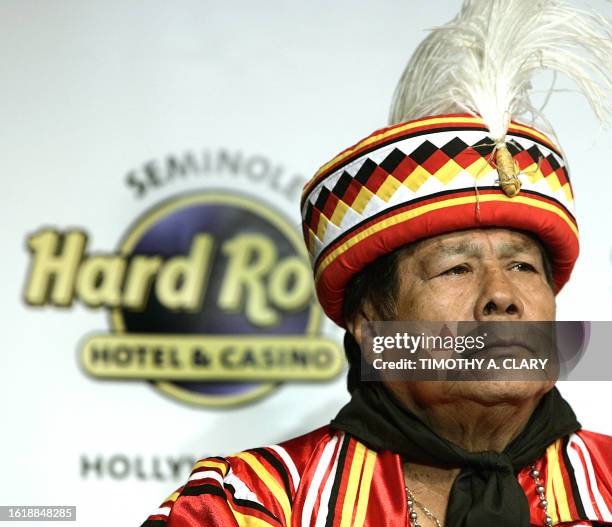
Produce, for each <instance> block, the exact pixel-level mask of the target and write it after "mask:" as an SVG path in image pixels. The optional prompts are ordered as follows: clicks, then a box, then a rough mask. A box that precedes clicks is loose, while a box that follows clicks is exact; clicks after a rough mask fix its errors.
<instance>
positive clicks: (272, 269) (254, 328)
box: [83, 192, 342, 406]
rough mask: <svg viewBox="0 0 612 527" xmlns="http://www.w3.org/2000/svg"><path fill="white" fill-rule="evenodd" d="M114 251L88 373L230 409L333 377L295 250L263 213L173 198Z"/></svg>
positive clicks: (280, 221) (304, 268) (237, 201)
mask: <svg viewBox="0 0 612 527" xmlns="http://www.w3.org/2000/svg"><path fill="white" fill-rule="evenodd" d="M119 252H120V256H119V257H118V258H121V261H122V262H123V264H124V266H125V272H124V273H123V282H124V283H123V288H122V298H121V302H120V303H119V305H117V306H116V307H114V308H113V309H112V311H111V323H112V329H113V330H114V335H112V337H113V341H112V342H110V341H109V340H108V339H109V338H110V337H109V336H106V337H103V336H98V337H92V338H90V339H89V340H88V341H87V343H86V344H85V347H84V349H83V362H84V365H85V368H86V369H87V370H88V371H89V372H90V373H92V374H94V375H96V376H100V377H115V378H118V377H122V378H142V379H147V380H149V381H150V382H152V383H153V384H154V385H155V386H156V387H157V388H158V389H159V390H161V391H162V392H163V393H165V394H167V395H169V396H171V397H173V398H178V399H180V400H182V401H185V402H190V403H195V404H201V405H207V406H228V405H236V404H241V403H244V402H247V401H252V400H254V399H256V398H258V397H261V396H263V395H265V394H267V393H269V392H270V391H272V390H273V389H274V388H275V387H276V386H278V384H279V383H280V382H283V381H285V380H309V379H310V380H323V379H327V378H331V377H334V376H335V375H337V374H338V373H339V372H340V370H341V367H342V358H341V356H340V355H341V354H340V353H338V349H337V346H335V345H334V344H333V343H332V342H329V341H326V339H322V338H320V337H318V336H317V335H318V331H319V325H320V322H321V318H322V311H321V309H320V308H319V306H318V304H317V303H316V301H315V299H314V294H313V286H312V277H311V270H310V265H309V264H308V260H307V254H306V250H305V247H304V244H303V241H302V240H301V238H300V236H299V234H298V232H297V230H296V229H295V227H294V226H293V225H291V224H290V223H289V222H288V221H287V220H286V219H285V218H283V217H282V216H281V215H280V214H278V213H277V212H275V211H273V210H272V209H270V208H268V207H266V206H264V205H263V204H261V203H258V202H256V201H254V200H253V199H251V198H246V197H242V196H238V195H234V194H229V193H221V192H201V193H198V194H190V195H188V196H180V197H177V198H174V199H171V200H169V201H167V202H164V203H162V204H161V205H159V206H157V207H156V208H155V209H153V210H150V211H148V212H147V213H145V214H144V215H143V216H142V217H141V218H140V219H139V220H138V221H137V222H136V223H135V225H133V227H132V228H131V229H130V231H129V232H128V233H127V235H126V236H125V238H124V240H123V241H122V242H121V245H120V248H119ZM105 339H106V340H105ZM101 357H102V359H101Z"/></svg>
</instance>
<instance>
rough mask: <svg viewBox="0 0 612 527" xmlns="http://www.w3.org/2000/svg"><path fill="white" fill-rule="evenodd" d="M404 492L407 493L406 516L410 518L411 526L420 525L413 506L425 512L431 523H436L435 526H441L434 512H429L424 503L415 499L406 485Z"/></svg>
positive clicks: (418, 526)
mask: <svg viewBox="0 0 612 527" xmlns="http://www.w3.org/2000/svg"><path fill="white" fill-rule="evenodd" d="M406 494H407V495H408V517H409V518H410V521H411V522H412V525H413V527H421V526H420V524H419V522H418V514H417V512H416V511H415V510H414V509H415V506H416V507H418V508H419V509H421V510H422V511H423V512H424V513H425V516H427V517H428V518H429V519H430V520H431V521H432V522H433V523H435V524H436V527H442V524H441V523H440V520H438V518H436V517H435V515H434V513H433V512H431V511H430V510H429V509H428V508H427V507H425V505H423V504H422V503H421V502H419V501H417V500H416V498H415V497H414V494H413V493H412V491H411V490H410V489H409V488H408V487H406Z"/></svg>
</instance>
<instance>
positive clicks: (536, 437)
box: [331, 382, 580, 527]
mask: <svg viewBox="0 0 612 527" xmlns="http://www.w3.org/2000/svg"><path fill="white" fill-rule="evenodd" d="M331 426H332V428H335V429H337V430H343V431H345V432H347V433H349V434H350V435H352V436H354V437H356V438H357V439H359V440H360V441H362V442H363V443H364V444H366V445H367V446H368V447H370V448H372V449H374V450H390V451H392V452H395V453H397V454H400V455H401V456H402V457H403V458H404V461H408V462H411V461H412V462H415V463H422V464H424V465H435V466H446V467H459V468H461V472H460V473H459V475H458V476H457V478H456V479H455V481H454V483H453V486H452V488H451V492H450V497H449V501H448V508H447V512H446V518H447V520H446V524H447V525H448V526H449V527H482V526H485V525H487V526H488V525H492V526H495V527H523V526H524V527H529V524H530V523H529V517H530V515H529V505H528V503H527V498H526V496H525V494H524V492H523V489H522V487H521V486H520V484H519V483H518V480H517V478H516V473H518V472H519V471H520V470H521V469H522V468H523V467H525V466H528V465H529V464H530V463H533V462H534V461H535V460H537V459H538V458H539V457H541V456H542V455H543V454H544V452H545V451H546V447H547V446H548V445H550V444H551V443H552V442H553V441H555V440H556V439H558V438H560V437H563V436H565V435H567V434H571V433H572V432H575V431H576V430H578V429H579V428H580V424H579V423H578V421H577V420H576V416H575V415H574V412H573V411H572V409H571V407H570V405H569V404H568V403H567V402H566V401H565V400H564V399H563V397H561V394H560V393H559V391H558V390H557V389H556V388H553V389H552V390H551V391H549V392H548V393H547V394H546V395H544V396H543V397H542V400H541V401H540V404H539V405H538V406H537V407H536V409H535V410H534V412H533V414H532V415H531V417H530V419H529V421H528V423H527V425H526V426H525V429H524V430H523V431H522V432H521V433H520V434H519V435H518V436H517V437H516V439H514V440H513V441H512V442H511V443H510V444H509V445H508V446H507V447H506V448H505V449H504V451H503V452H494V451H487V452H468V451H466V450H464V449H463V448H461V447H459V446H457V445H455V444H453V443H451V442H449V441H447V440H445V439H443V438H441V437H440V436H438V435H437V434H436V433H435V432H434V431H433V430H431V429H430V428H429V427H428V426H427V425H425V424H424V423H423V422H422V421H420V420H419V419H418V418H417V417H416V416H415V415H414V414H413V413H412V412H411V411H410V410H408V409H407V408H405V407H404V406H403V405H401V404H400V403H399V402H397V401H396V400H395V398H394V397H392V396H391V395H390V394H389V393H388V391H387V390H386V389H384V387H383V386H382V384H380V383H377V382H363V383H361V384H360V385H358V386H356V387H355V389H354V391H353V392H352V398H351V401H350V402H349V403H348V404H347V405H346V406H345V407H344V408H342V409H341V410H340V412H339V413H338V415H337V416H336V418H335V419H333V420H332V422H331Z"/></svg>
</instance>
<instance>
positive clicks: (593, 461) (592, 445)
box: [547, 430, 612, 522]
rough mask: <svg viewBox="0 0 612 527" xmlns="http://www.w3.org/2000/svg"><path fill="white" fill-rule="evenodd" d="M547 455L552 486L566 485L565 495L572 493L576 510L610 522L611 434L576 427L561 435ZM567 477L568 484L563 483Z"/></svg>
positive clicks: (611, 487)
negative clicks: (557, 446) (572, 431)
mask: <svg viewBox="0 0 612 527" xmlns="http://www.w3.org/2000/svg"><path fill="white" fill-rule="evenodd" d="M552 450H555V449H552ZM547 457H548V465H549V470H548V471H549V472H550V475H549V479H550V480H552V481H553V487H554V486H555V484H557V486H558V487H559V488H563V487H564V486H565V487H566V489H565V490H566V495H567V496H566V499H568V498H569V496H570V495H572V496H573V502H575V504H576V505H577V507H578V512H577V514H579V515H580V517H582V518H584V519H590V520H596V521H599V522H612V436H609V435H605V434H600V433H597V432H592V431H589V430H579V431H577V432H575V433H573V434H570V435H569V436H567V437H566V438H564V439H563V441H562V442H561V444H559V448H558V449H557V450H556V452H551V453H549V455H548V456H547ZM557 467H559V468H557ZM555 478H556V479H557V480H558V481H557V482H555ZM566 479H567V482H568V483H569V484H568V485H564V484H563V483H564V482H565V480H566ZM571 502H572V500H570V501H568V503H570V505H571ZM569 508H570V509H571V507H569Z"/></svg>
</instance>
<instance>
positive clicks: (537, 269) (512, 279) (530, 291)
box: [386, 229, 555, 404]
mask: <svg viewBox="0 0 612 527" xmlns="http://www.w3.org/2000/svg"><path fill="white" fill-rule="evenodd" d="M398 275H399V292H398V293H399V294H398V297H397V300H398V301H397V313H396V316H397V319H398V320H448V321H460V320H466V321H470V320H477V321H496V320H506V321H512V320H522V321H527V320H554V319H555V297H554V294H553V291H552V289H551V287H550V285H549V284H548V282H547V279H546V273H545V267H544V262H543V259H542V254H541V252H540V249H539V247H538V245H537V243H536V242H535V241H534V240H533V239H532V238H530V237H529V236H527V235H525V234H523V233H520V232H517V231H512V230H507V229H474V230H467V231H461V232H455V233H449V234H444V235H441V236H436V237H434V238H430V239H427V240H425V241H423V242H420V243H418V244H416V245H415V246H414V247H413V248H412V250H409V251H407V252H406V253H405V254H404V255H402V257H401V259H400V263H399V269H398ZM386 384H387V386H388V387H389V388H390V389H392V391H394V392H396V393H397V395H401V392H409V393H410V396H411V398H412V399H413V400H415V402H417V403H419V404H428V401H430V402H432V401H431V399H432V398H435V399H440V398H448V397H450V398H453V397H464V398H468V399H473V400H478V401H479V402H483V403H491V402H495V401H497V400H500V399H501V400H507V399H509V398H519V399H524V398H526V397H533V396H535V395H538V394H539V393H544V392H545V391H547V390H548V389H550V388H551V387H552V385H553V383H552V382H550V381H542V382H533V381H532V382H518V381H513V382H511V381H507V382H501V381H491V382H484V381H481V382H467V381H463V382H454V383H452V382H409V383H401V382H386Z"/></svg>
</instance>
